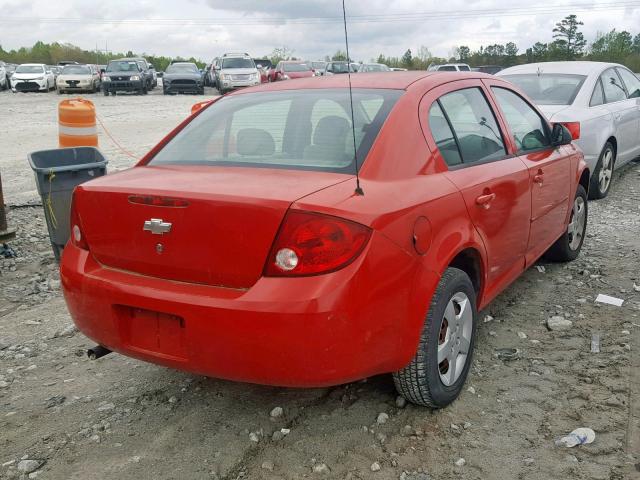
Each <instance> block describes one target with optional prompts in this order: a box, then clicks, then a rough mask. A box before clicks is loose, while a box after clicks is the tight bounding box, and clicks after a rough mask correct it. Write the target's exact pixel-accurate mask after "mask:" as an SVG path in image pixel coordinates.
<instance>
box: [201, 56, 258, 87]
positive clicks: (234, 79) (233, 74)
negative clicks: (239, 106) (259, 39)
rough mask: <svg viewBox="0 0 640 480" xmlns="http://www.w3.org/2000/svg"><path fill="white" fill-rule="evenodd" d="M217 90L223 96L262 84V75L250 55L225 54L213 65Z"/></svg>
mask: <svg viewBox="0 0 640 480" xmlns="http://www.w3.org/2000/svg"><path fill="white" fill-rule="evenodd" d="M213 68H214V70H215V76H216V79H215V82H216V88H217V89H218V90H219V91H220V93H221V94H223V95H224V94H225V93H227V92H229V91H231V90H234V89H236V88H240V87H251V86H253V85H259V84H260V73H259V72H258V69H257V68H256V64H255V63H254V61H253V58H251V56H249V54H248V53H225V54H224V55H223V56H222V57H220V58H217V59H216V60H215V62H214V63H213Z"/></svg>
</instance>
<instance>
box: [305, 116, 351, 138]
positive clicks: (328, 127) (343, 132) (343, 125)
mask: <svg viewBox="0 0 640 480" xmlns="http://www.w3.org/2000/svg"><path fill="white" fill-rule="evenodd" d="M350 130H351V124H350V123H349V122H348V121H347V120H346V119H344V118H342V117H338V116H336V115H329V116H327V117H323V118H321V119H320V121H319V122H318V125H316V130H315V132H313V144H314V145H335V144H336V143H337V144H338V145H344V144H345V142H346V139H347V134H348V133H349V131H350Z"/></svg>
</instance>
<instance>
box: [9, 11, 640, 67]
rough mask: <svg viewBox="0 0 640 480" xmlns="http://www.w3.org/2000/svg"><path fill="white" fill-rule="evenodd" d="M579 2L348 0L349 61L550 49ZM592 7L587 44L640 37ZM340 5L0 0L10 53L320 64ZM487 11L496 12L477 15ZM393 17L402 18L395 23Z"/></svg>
mask: <svg viewBox="0 0 640 480" xmlns="http://www.w3.org/2000/svg"><path fill="white" fill-rule="evenodd" d="M603 1H604V0H603ZM572 3H573V4H575V3H576V2H575V1H574V0H560V1H557V2H553V3H552V2H549V3H548V4H547V5H535V6H531V3H530V2H529V1H524V0H513V1H507V0H475V1H472V2H469V1H464V0H449V1H448V2H447V3H446V7H443V4H442V2H435V1H429V2H424V1H419V0H347V10H348V15H351V16H352V18H351V21H350V22H349V35H350V48H351V54H352V57H353V58H356V59H361V60H369V59H370V58H374V57H376V56H377V55H378V54H379V53H384V54H385V55H395V56H401V55H402V53H403V52H404V51H405V50H406V49H407V48H411V49H412V50H414V51H415V50H416V49H417V48H418V47H419V46H420V45H426V46H427V47H429V49H430V50H431V52H432V53H434V54H436V55H441V56H446V55H448V54H449V52H450V51H451V50H452V48H453V47H455V46H457V45H468V46H470V47H471V48H472V49H475V48H478V47H479V46H480V45H488V44H491V43H506V42H509V41H513V42H515V43H516V44H517V45H518V47H519V48H520V51H521V52H522V51H524V50H525V49H526V48H527V47H529V46H530V45H532V44H533V43H535V42H536V41H542V42H550V41H551V40H552V32H551V30H552V28H553V26H554V24H555V22H557V21H559V20H561V19H562V17H564V16H565V15H566V14H567V13H569V9H568V8H567V7H566V5H567V4H572ZM592 3H593V5H596V6H595V7H594V8H593V9H592V11H586V10H585V9H584V8H581V9H574V10H575V13H577V14H578V17H579V18H580V19H581V20H582V21H584V23H585V25H584V27H582V31H583V32H584V34H585V36H586V37H587V39H589V40H593V39H594V38H595V36H596V34H597V32H598V31H608V30H611V29H612V28H616V29H617V30H625V29H626V30H629V31H631V32H632V33H634V34H636V33H639V32H640V7H628V8H627V9H626V11H625V10H607V9H602V8H600V7H597V5H598V4H602V2H601V1H598V2H596V1H594V2H592ZM607 3H609V4H610V3H611V2H607ZM581 4H582V5H585V2H584V1H583V2H582V3H581ZM341 5H342V2H341V0H325V1H323V0H307V1H299V0H280V1H268V2H267V1H264V0H188V1H186V2H184V1H181V2H177V1H175V0H171V1H168V0H155V1H151V0H141V1H135V2H132V1H130V0H127V1H125V0H114V1H109V2H98V3H96V2H91V3H87V2H85V1H83V0H66V1H65V2H62V3H60V2H51V1H49V0H31V1H30V2H26V3H25V2H23V3H22V4H21V5H20V6H19V7H18V6H17V4H16V3H15V2H13V1H8V0H0V12H2V17H4V18H2V17H0V44H1V45H2V46H3V47H4V48H5V49H7V48H9V49H11V48H19V47H22V46H30V45H32V44H33V43H34V42H35V41H37V40H43V41H46V42H52V41H60V42H69V43H73V44H75V45H78V46H80V47H83V48H86V49H92V48H95V46H96V44H98V46H99V48H105V45H108V48H109V50H112V51H117V52H126V51H128V50H132V51H135V52H139V53H141V52H146V53H154V54H164V55H169V56H178V55H181V56H195V57H198V58H202V59H203V60H210V59H212V58H213V57H215V56H217V55H220V54H222V53H224V52H225V51H246V52H249V53H251V54H252V55H253V56H256V57H257V56H262V55H266V54H269V53H270V52H271V51H272V50H273V48H274V47H277V46H282V45H287V46H288V47H290V48H293V49H294V51H295V55H296V56H299V57H303V58H309V59H314V58H321V57H324V55H327V54H332V53H333V52H335V51H336V50H339V49H340V50H343V49H344V36H343V35H344V31H343V26H342V24H341V23H338V22H336V21H335V19H337V18H339V17H340V16H341V15H342V10H341ZM482 11H485V12H486V11H489V12H490V13H491V14H490V15H482V14H474V12H482ZM424 12H431V13H430V14H429V15H425V14H424ZM443 14H444V17H443V16H442V15H443ZM389 15H394V16H395V17H394V21H388V20H389ZM363 16H365V17H363ZM55 18H63V19H66V20H65V21H64V22H59V21H54V20H52V19H55ZM38 19H46V20H44V21H39V20H38ZM399 19H401V20H402V21H398V20H399ZM119 20H125V22H129V23H118V22H117V21H119ZM132 22H136V23H132ZM313 22H315V23H313ZM215 23H221V24H224V25H215Z"/></svg>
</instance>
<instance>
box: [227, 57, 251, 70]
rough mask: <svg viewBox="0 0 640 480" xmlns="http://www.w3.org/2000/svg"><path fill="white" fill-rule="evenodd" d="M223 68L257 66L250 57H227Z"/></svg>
mask: <svg viewBox="0 0 640 480" xmlns="http://www.w3.org/2000/svg"><path fill="white" fill-rule="evenodd" d="M222 68H256V65H255V64H254V63H253V60H252V59H250V58H225V59H224V60H222Z"/></svg>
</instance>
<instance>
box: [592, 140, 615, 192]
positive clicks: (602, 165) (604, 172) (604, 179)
mask: <svg viewBox="0 0 640 480" xmlns="http://www.w3.org/2000/svg"><path fill="white" fill-rule="evenodd" d="M615 163H616V150H615V148H613V145H612V144H611V142H607V143H605V145H604V148H603V149H602V152H601V153H600V158H598V163H597V164H596V168H595V170H594V172H593V174H592V175H591V184H590V185H589V198H590V199H592V200H599V199H601V198H604V197H606V196H607V195H608V194H609V190H611V183H612V180H613V168H614V166H615Z"/></svg>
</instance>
